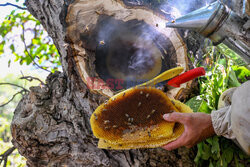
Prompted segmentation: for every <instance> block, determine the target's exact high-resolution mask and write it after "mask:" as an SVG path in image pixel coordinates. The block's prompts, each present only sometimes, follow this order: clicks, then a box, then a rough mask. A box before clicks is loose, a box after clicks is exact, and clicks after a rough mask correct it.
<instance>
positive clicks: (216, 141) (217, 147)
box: [211, 136, 220, 153]
mask: <svg viewBox="0 0 250 167" xmlns="http://www.w3.org/2000/svg"><path fill="white" fill-rule="evenodd" d="M211 152H212V153H219V152H220V144H219V137H218V136H214V137H213V144H212V148H211Z"/></svg>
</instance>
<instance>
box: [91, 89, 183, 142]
mask: <svg viewBox="0 0 250 167" xmlns="http://www.w3.org/2000/svg"><path fill="white" fill-rule="evenodd" d="M171 112H179V110H178V109H177V108H176V107H175V105H173V103H172V102H171V100H170V99H169V98H168V97H167V96H166V95H165V94H164V93H163V92H162V91H161V90H158V89H156V88H153V87H144V88H139V87H136V88H131V89H128V90H126V91H124V92H121V93H119V94H117V95H116V96H114V97H112V98H111V99H110V100H109V101H107V102H106V103H104V104H102V105H101V106H99V107H98V108H97V109H96V111H95V112H94V113H93V114H92V116H91V118H90V123H91V127H92V131H93V134H94V135H95V136H96V137H97V138H99V139H101V140H100V141H108V142H107V143H109V144H112V143H113V144H116V143H118V145H119V144H120V143H127V144H129V143H140V142H145V141H148V142H151V141H154V140H159V141H161V140H162V141H163V140H164V139H166V138H169V137H172V136H173V129H174V126H175V123H169V122H166V121H165V120H164V119H163V115H164V114H166V113H171ZM103 143H104V142H103ZM104 144H105V143H104ZM104 144H103V145H104Z"/></svg>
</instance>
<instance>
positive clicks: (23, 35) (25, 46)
mask: <svg viewBox="0 0 250 167" xmlns="http://www.w3.org/2000/svg"><path fill="white" fill-rule="evenodd" d="M21 27H22V30H23V31H22V41H23V44H24V48H25V52H26V53H27V54H28V56H29V57H30V59H31V60H32V62H33V63H34V64H35V65H36V66H37V67H38V68H40V69H42V70H44V71H47V72H49V73H51V71H49V70H47V69H44V68H43V67H42V66H40V65H39V64H37V63H36V62H35V60H34V59H33V57H32V56H31V54H30V53H29V51H28V47H27V44H26V42H25V29H24V24H22V26H21Z"/></svg>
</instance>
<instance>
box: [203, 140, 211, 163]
mask: <svg viewBox="0 0 250 167" xmlns="http://www.w3.org/2000/svg"><path fill="white" fill-rule="evenodd" d="M210 156H211V148H210V147H209V146H208V145H207V144H206V143H203V152H202V153H201V157H202V159H204V160H208V159H209V157H210Z"/></svg>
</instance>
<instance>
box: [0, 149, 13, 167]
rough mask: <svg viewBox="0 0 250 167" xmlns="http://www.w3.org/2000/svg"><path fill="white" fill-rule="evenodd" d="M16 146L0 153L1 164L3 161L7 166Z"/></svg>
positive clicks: (4, 165) (4, 166)
mask: <svg viewBox="0 0 250 167" xmlns="http://www.w3.org/2000/svg"><path fill="white" fill-rule="evenodd" d="M15 149H16V148H15V147H14V146H13V147H11V148H9V149H8V150H7V151H5V152H4V153H3V154H1V155H0V164H2V162H3V167H6V166H7V160H8V157H9V155H10V154H12V152H13V151H14V150H15Z"/></svg>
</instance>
